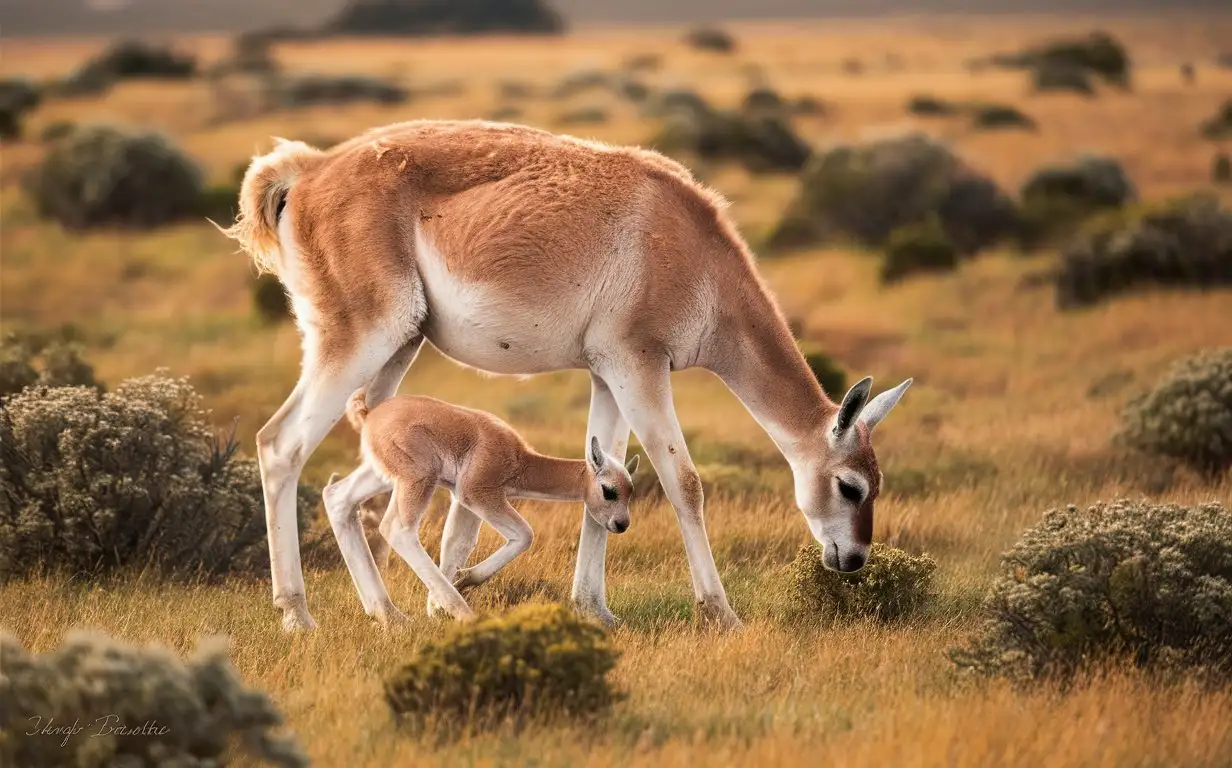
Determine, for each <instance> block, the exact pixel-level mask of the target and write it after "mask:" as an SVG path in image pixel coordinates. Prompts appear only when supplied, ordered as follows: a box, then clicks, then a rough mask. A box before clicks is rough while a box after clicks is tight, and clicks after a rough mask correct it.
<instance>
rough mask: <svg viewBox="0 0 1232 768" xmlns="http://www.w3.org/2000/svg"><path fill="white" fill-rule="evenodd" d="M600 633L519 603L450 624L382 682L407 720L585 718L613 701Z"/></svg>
mask: <svg viewBox="0 0 1232 768" xmlns="http://www.w3.org/2000/svg"><path fill="white" fill-rule="evenodd" d="M616 659H617V653H616V651H614V650H613V649H612V648H611V646H610V644H609V643H608V640H607V638H606V636H605V633H604V630H603V629H602V628H601V627H599V626H598V625H596V624H593V623H591V622H590V621H588V620H586V619H582V618H579V617H578V616H577V615H576V614H575V613H574V612H573V611H572V610H571V609H569V608H566V607H565V606H560V605H526V606H522V607H519V608H515V609H514V610H512V611H510V612H509V613H508V614H506V615H504V616H500V617H493V618H484V619H479V620H477V621H475V622H473V623H469V624H463V625H458V626H454V627H451V628H450V629H449V630H447V631H446V633H445V636H444V637H442V638H441V639H439V640H436V641H432V642H429V643H427V644H426V645H424V646H422V647H421V648H420V649H419V651H418V652H417V653H416V654H415V656H414V657H413V658H412V659H411V660H410V662H409V663H407V664H406V665H405V666H404V667H402V668H401V669H399V670H398V671H397V672H395V673H394V674H393V676H392V677H390V678H389V680H388V681H387V682H386V683H385V696H386V699H387V700H388V702H389V706H390V708H391V709H392V710H393V712H394V714H395V715H397V716H399V719H400V720H401V721H402V722H406V723H408V724H425V723H431V724H436V725H438V726H441V727H445V728H451V727H452V728H456V727H458V726H471V727H480V728H481V727H484V726H489V725H495V724H500V723H502V722H505V721H508V720H514V721H517V722H518V723H525V722H527V721H535V720H558V719H563V718H572V717H589V716H594V715H596V714H599V713H601V712H603V711H604V710H605V709H607V708H608V707H609V706H611V704H612V703H613V701H615V700H616V699H617V697H618V696H617V693H616V691H615V690H614V688H613V687H612V684H611V683H610V682H609V680H608V678H607V675H608V673H609V672H610V671H611V670H612V668H613V667H614V666H615V665H616Z"/></svg>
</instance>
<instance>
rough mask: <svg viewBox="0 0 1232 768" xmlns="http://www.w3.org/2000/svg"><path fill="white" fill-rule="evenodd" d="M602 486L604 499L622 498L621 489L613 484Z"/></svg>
mask: <svg viewBox="0 0 1232 768" xmlns="http://www.w3.org/2000/svg"><path fill="white" fill-rule="evenodd" d="M600 487H601V488H603V500H604V501H616V500H618V499H619V498H620V491H618V490H616V489H615V488H613V487H612V486H610V485H604V486H600Z"/></svg>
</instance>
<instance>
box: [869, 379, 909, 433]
mask: <svg viewBox="0 0 1232 768" xmlns="http://www.w3.org/2000/svg"><path fill="white" fill-rule="evenodd" d="M911 381H912V380H911V379H907V380H906V381H904V382H903V383H902V384H899V385H898V386H897V387H895V388H894V389H888V390H886V391H885V392H882V393H881V394H880V395H877V396H876V397H874V398H873V399H872V400H870V401H869V403H868V405H866V406H864V410H862V411H860V421H862V422H864V423H865V424H867V425H868V431H869V432H872V431H873V430H874V429H875V428H876V427H877V425H878V424H880V423H881V420H882V419H884V418H885V417H886V415H887V414H889V412H890V409H892V408H893V407H894V406H896V405H898V401H899V399H900V398H902V396H903V393H904V392H906V391H907V387H910V386H911Z"/></svg>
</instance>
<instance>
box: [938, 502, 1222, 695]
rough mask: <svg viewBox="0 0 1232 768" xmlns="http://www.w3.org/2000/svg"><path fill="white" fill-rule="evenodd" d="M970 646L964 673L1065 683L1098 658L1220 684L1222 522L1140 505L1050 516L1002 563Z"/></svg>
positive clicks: (956, 657) (957, 654)
mask: <svg viewBox="0 0 1232 768" xmlns="http://www.w3.org/2000/svg"><path fill="white" fill-rule="evenodd" d="M981 613H982V618H981V624H980V626H979V628H978V629H977V630H976V632H975V634H974V636H973V637H972V638H971V639H970V641H969V642H968V644H967V645H966V646H965V647H962V648H955V649H951V651H950V653H949V655H950V658H951V660H952V661H953V662H954V663H955V664H956V665H958V666H959V667H960V668H964V669H969V670H972V671H974V672H977V673H980V674H984V675H990V676H998V677H1006V678H1009V679H1012V680H1018V681H1028V680H1035V679H1038V678H1041V677H1045V676H1049V677H1054V678H1056V679H1058V680H1061V681H1063V682H1064V681H1068V680H1069V679H1070V678H1071V677H1072V676H1073V675H1074V674H1075V673H1076V672H1079V671H1081V670H1082V669H1083V668H1084V667H1087V666H1089V665H1093V664H1099V663H1101V662H1105V661H1122V662H1131V663H1133V664H1135V665H1138V666H1142V667H1147V668H1157V669H1163V670H1169V671H1182V670H1188V671H1196V672H1199V673H1204V674H1206V675H1209V676H1210V677H1211V678H1213V679H1222V680H1227V679H1228V677H1229V674H1230V673H1232V515H1229V513H1228V511H1227V510H1226V509H1224V508H1223V507H1222V506H1220V505H1219V504H1200V505H1196V506H1192V507H1181V506H1177V505H1175V504H1167V505H1164V504H1152V503H1149V502H1146V501H1139V502H1133V501H1116V502H1113V503H1111V504H1107V503H1099V504H1095V505H1094V506H1091V507H1088V508H1087V509H1085V510H1082V509H1079V508H1078V507H1074V506H1071V507H1068V508H1066V509H1053V510H1050V511H1049V512H1047V513H1046V514H1045V515H1044V519H1043V521H1042V522H1040V523H1039V524H1038V525H1036V526H1035V527H1034V528H1031V529H1029V530H1028V531H1027V532H1026V533H1024V534H1023V535H1022V537H1021V538H1020V539H1019V540H1018V543H1017V544H1015V545H1014V548H1013V549H1011V550H1010V551H1009V552H1008V553H1006V554H1005V555H1004V556H1003V557H1002V559H1001V572H1000V575H999V576H998V577H997V579H996V580H995V581H994V582H993V585H992V588H991V589H990V590H989V592H988V595H987V597H985V598H984V603H983V607H982V609H981Z"/></svg>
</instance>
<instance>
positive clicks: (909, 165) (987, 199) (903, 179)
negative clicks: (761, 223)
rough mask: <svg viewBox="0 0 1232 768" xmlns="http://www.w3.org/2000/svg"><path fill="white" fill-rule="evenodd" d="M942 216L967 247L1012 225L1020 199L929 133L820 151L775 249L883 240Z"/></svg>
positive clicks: (981, 244)
mask: <svg viewBox="0 0 1232 768" xmlns="http://www.w3.org/2000/svg"><path fill="white" fill-rule="evenodd" d="M930 216H936V217H937V218H938V220H939V221H940V222H941V226H942V227H943V228H944V229H945V231H946V234H947V235H948V236H949V238H950V241H951V242H952V243H954V246H955V247H956V248H957V249H958V251H959V252H960V253H975V252H976V251H979V250H980V249H982V248H985V247H987V246H989V245H991V244H992V243H994V242H996V241H998V240H1000V239H1001V238H1002V237H1004V236H1006V235H1008V234H1010V233H1012V232H1013V231H1014V230H1015V228H1016V226H1017V224H1016V222H1017V217H1016V214H1015V210H1014V205H1013V202H1012V201H1011V200H1010V199H1009V197H1008V196H1006V195H1005V193H1003V192H1002V191H1001V190H1000V189H999V188H998V187H997V185H996V183H995V182H993V180H992V179H991V178H989V177H987V176H985V175H983V174H981V173H979V172H977V171H975V170H974V169H973V168H972V167H971V166H969V165H968V164H967V163H965V162H964V161H963V160H962V159H960V158H959V157H958V156H957V155H956V154H954V153H953V152H952V151H951V150H950V148H949V147H948V146H946V145H945V144H942V143H940V142H938V141H936V140H935V139H932V138H930V137H928V136H925V135H924V134H918V133H913V134H908V135H905V136H899V137H893V138H888V139H881V140H879V141H875V142H872V143H870V144H866V145H863V146H845V145H840V146H837V147H835V148H833V149H830V150H829V151H827V152H818V153H814V155H813V157H812V159H811V160H810V161H809V163H808V165H807V166H806V167H805V169H804V171H803V173H802V174H801V178H800V186H799V191H798V192H797V194H796V197H795V199H794V200H792V202H791V203H789V204H788V207H787V210H786V211H785V212H784V215H783V217H782V218H781V219H780V220H779V222H778V223H777V224H776V225H775V227H774V228H773V230H772V231H771V233H770V236H769V239H768V245H769V247H770V248H772V249H783V248H794V247H800V246H804V245H813V244H818V243H824V242H828V241H833V240H835V239H840V238H850V239H853V240H855V241H857V242H859V243H861V244H863V245H866V246H870V247H875V248H876V247H882V246H884V245H885V242H886V239H887V238H889V236H890V233H891V232H893V231H894V230H896V229H898V228H899V227H902V226H905V225H908V224H918V223H920V222H923V221H925V220H927V219H928V218H929V217H930Z"/></svg>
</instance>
